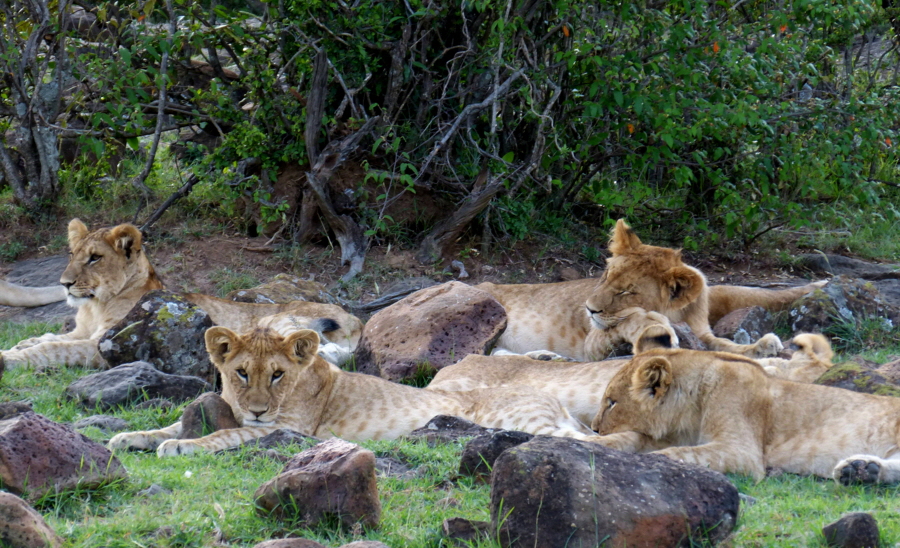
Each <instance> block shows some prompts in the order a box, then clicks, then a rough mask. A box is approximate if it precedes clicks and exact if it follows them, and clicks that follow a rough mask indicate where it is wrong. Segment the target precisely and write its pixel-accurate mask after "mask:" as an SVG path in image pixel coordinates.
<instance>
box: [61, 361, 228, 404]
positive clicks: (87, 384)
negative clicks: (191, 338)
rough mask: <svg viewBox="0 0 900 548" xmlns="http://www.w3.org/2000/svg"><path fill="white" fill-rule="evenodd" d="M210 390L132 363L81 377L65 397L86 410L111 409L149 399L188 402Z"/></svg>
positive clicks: (193, 380)
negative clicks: (76, 402)
mask: <svg viewBox="0 0 900 548" xmlns="http://www.w3.org/2000/svg"><path fill="white" fill-rule="evenodd" d="M211 389H212V386H210V384H209V383H207V382H206V381H204V380H203V379H198V378H197V377H185V376H180V375H167V374H165V373H163V372H161V371H159V370H157V369H156V368H155V367H153V366H152V365H150V364H149V363H146V362H135V363H128V364H125V365H120V366H118V367H114V368H112V369H110V370H109V371H101V372H99V373H93V374H91V375H88V376H86V377H82V378H80V379H78V380H76V381H75V382H73V383H72V384H70V385H69V386H68V387H67V388H66V392H65V395H66V397H67V398H69V399H72V400H76V401H78V402H79V403H80V404H81V405H82V406H83V407H85V408H87V409H95V408H97V407H100V408H102V409H111V408H113V407H117V406H120V405H128V404H131V403H136V402H140V401H144V400H150V399H153V398H165V399H168V400H172V401H178V402H182V401H189V400H192V399H194V398H196V397H197V396H199V395H200V394H202V393H203V392H208V391H209V390H211Z"/></svg>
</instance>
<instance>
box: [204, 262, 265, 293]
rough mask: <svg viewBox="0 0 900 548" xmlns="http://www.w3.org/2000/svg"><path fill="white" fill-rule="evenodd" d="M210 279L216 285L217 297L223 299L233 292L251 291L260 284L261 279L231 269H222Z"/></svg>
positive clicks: (215, 272) (213, 273)
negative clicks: (240, 290)
mask: <svg viewBox="0 0 900 548" xmlns="http://www.w3.org/2000/svg"><path fill="white" fill-rule="evenodd" d="M209 279H210V280H211V281H212V282H213V283H214V284H216V295H217V296H218V297H223V298H224V297H225V295H228V294H229V293H231V292H232V291H237V290H239V289H250V288H251V287H256V286H258V285H259V284H260V281H259V278H257V277H256V276H253V275H252V274H247V273H244V272H237V271H235V270H232V269H230V268H220V269H218V270H216V271H214V272H212V273H211V274H210V275H209Z"/></svg>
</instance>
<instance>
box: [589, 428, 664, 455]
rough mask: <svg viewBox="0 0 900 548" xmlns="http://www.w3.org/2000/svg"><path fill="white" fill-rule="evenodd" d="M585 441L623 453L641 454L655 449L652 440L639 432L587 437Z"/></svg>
mask: <svg viewBox="0 0 900 548" xmlns="http://www.w3.org/2000/svg"><path fill="white" fill-rule="evenodd" d="M585 441H590V442H593V443H599V444H600V445H603V446H605V447H609V448H610V449H616V450H618V451H624V452H626V453H643V452H645V451H650V450H653V449H655V448H656V444H654V443H653V439H652V438H651V437H650V436H648V435H646V434H641V433H639V432H616V433H615V434H607V435H605V436H600V435H597V436H588V437H587V438H586V439H585Z"/></svg>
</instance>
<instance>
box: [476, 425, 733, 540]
mask: <svg viewBox="0 0 900 548" xmlns="http://www.w3.org/2000/svg"><path fill="white" fill-rule="evenodd" d="M739 500H740V499H739V497H738V491H737V489H736V488H735V487H734V485H732V484H731V483H730V482H729V481H728V479H727V478H726V477H725V476H724V475H723V474H720V473H718V472H713V471H711V470H708V469H706V468H701V467H699V466H690V465H685V464H681V463H678V462H675V461H674V460H672V459H669V458H667V457H665V456H662V455H635V454H628V453H623V452H620V451H615V450H612V449H609V448H606V447H603V446H601V445H598V444H593V443H587V442H582V441H577V440H573V439H568V438H553V437H546V436H538V437H535V438H534V439H533V440H531V441H529V442H527V443H523V444H522V445H519V446H517V447H513V448H511V449H507V450H506V451H504V452H503V453H502V454H501V455H500V456H499V457H498V458H497V460H495V461H494V471H493V475H492V480H491V522H492V524H493V527H494V528H495V530H498V533H497V534H498V539H499V540H500V543H501V545H503V546H515V547H526V546H527V547H533V546H599V545H601V544H602V543H603V542H604V539H605V540H606V541H607V543H605V544H602V545H603V546H609V547H610V548H613V547H615V548H620V547H625V546H627V547H628V548H642V547H659V546H681V545H684V546H688V545H692V543H694V542H697V543H703V544H704V545H706V544H707V543H709V544H714V543H716V542H719V541H721V540H722V539H724V538H726V537H727V536H728V535H729V534H730V533H731V531H732V529H733V528H734V525H735V520H736V519H737V515H738V505H739ZM498 527H499V529H497V528H498Z"/></svg>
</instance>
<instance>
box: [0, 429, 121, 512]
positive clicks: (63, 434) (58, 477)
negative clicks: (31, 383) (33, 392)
mask: <svg viewBox="0 0 900 548" xmlns="http://www.w3.org/2000/svg"><path fill="white" fill-rule="evenodd" d="M126 476H127V472H126V471H125V468H124V467H123V466H122V464H121V463H120V462H119V459H117V458H115V457H114V456H113V455H112V453H110V452H109V450H108V449H106V447H103V446H102V445H100V444H99V443H96V442H94V441H91V439H90V438H88V437H87V436H84V435H82V434H79V433H78V432H75V431H74V430H72V429H71V428H69V427H68V426H64V425H62V424H57V423H55V422H53V421H51V420H49V419H46V418H44V417H42V416H41V415H38V414H35V413H33V412H26V413H23V414H21V415H17V416H15V417H12V418H9V419H6V420H2V421H0V481H2V482H3V487H4V488H5V489H7V490H8V491H11V492H13V493H15V494H17V495H25V496H26V497H27V498H31V499H37V498H39V497H41V496H42V495H43V494H44V493H46V492H48V491H57V492H59V491H65V490H68V489H74V488H75V487H81V488H92V487H97V486H98V485H101V484H104V483H107V482H110V481H113V480H117V479H122V478H125V477H126Z"/></svg>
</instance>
